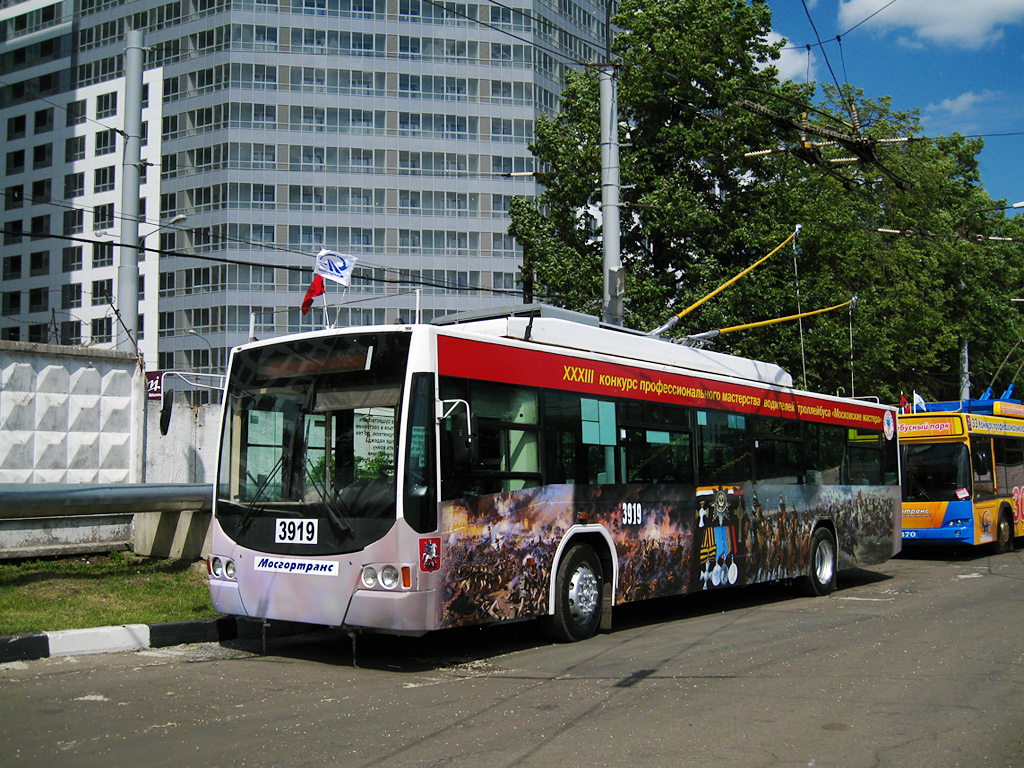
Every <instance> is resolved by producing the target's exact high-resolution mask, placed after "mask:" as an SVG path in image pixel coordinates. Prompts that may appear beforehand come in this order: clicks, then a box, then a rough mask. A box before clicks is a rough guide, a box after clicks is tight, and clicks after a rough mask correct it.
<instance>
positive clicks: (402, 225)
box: [0, 0, 606, 372]
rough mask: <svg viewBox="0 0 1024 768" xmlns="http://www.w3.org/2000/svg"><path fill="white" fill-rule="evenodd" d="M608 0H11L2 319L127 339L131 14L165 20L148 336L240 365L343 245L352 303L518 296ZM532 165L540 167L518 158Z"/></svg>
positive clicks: (310, 317)
mask: <svg viewBox="0 0 1024 768" xmlns="http://www.w3.org/2000/svg"><path fill="white" fill-rule="evenodd" d="M605 10H606V9H605V4H604V3H597V2H591V0H509V1H508V2H505V1H504V0H503V1H502V2H498V1H497V0H495V2H480V3H452V2H435V1H434V0H173V1H172V2H161V1H160V0H137V1H136V2H127V3H126V2H120V1H115V0H64V1H63V2H47V1H46V0H0V73H2V74H0V138H2V139H3V150H2V153H0V155H2V156H0V162H3V163H4V169H5V177H4V182H3V187H4V203H3V205H4V209H3V218H2V219H0V224H2V226H3V249H2V267H3V283H2V286H0V299H2V313H0V338H3V339H9V340H22V341H35V342H47V341H49V342H59V343H70V344H91V345H96V346H101V347H104V346H106V347H113V346H115V345H117V343H118V339H119V335H121V334H123V330H122V329H121V326H120V324H119V322H118V318H117V313H116V311H115V308H116V307H118V306H119V302H118V301H117V297H116V295H115V294H116V290H117V282H118V281H117V264H118V259H119V258H120V251H121V249H120V247H119V245H118V243H119V240H120V227H121V217H120V213H119V209H120V207H121V194H122V192H121V183H122V177H123V175H124V174H123V168H122V165H123V151H124V135H123V134H124V125H125V122H124V117H125V116H124V106H125V77H124V59H125V56H124V53H125V32H126V30H128V29H139V30H143V31H144V33H145V38H144V40H145V46H146V54H145V72H144V90H143V107H142V121H143V123H142V125H143V131H142V186H141V190H140V198H141V207H140V216H139V218H140V223H139V235H140V237H141V238H142V245H143V247H144V249H145V250H144V251H143V252H142V253H140V257H139V298H140V300H139V305H138V306H139V321H138V325H137V328H138V332H137V335H138V339H137V341H138V345H139V348H140V350H141V351H142V352H143V355H144V359H145V361H146V367H147V369H149V370H155V369H160V370H191V371H201V372H210V371H219V370H223V368H224V365H225V363H226V356H227V350H228V349H229V348H230V347H231V346H232V345H234V344H237V343H240V342H242V341H244V340H246V339H247V338H248V337H249V335H250V323H251V322H254V329H255V335H256V336H258V337H260V338H264V337H267V336H271V335H278V334H281V333H286V332H291V331H297V330H300V329H310V328H314V327H322V326H323V324H324V322H325V321H324V311H325V310H324V304H323V303H322V300H320V299H318V300H317V303H316V304H315V305H314V309H313V310H312V311H311V312H309V314H307V315H305V316H303V315H302V314H301V312H300V310H299V307H300V304H301V302H302V298H303V295H304V293H305V291H306V289H307V287H308V286H309V283H310V280H311V278H312V272H311V270H312V265H313V260H314V257H315V255H316V253H317V252H318V251H319V250H320V248H322V247H326V248H328V249H331V250H337V251H340V252H342V253H347V254H352V255H353V256H355V257H357V259H358V264H357V269H356V272H355V277H354V279H353V281H352V285H351V286H350V287H349V288H347V289H343V288H342V286H340V285H337V284H334V283H330V282H328V284H327V285H328V288H327V295H326V305H327V313H328V320H327V322H330V323H338V324H340V325H350V324H356V323H365V322H383V323H391V322H395V321H397V320H399V319H406V320H411V319H413V317H414V315H415V313H416V312H417V310H418V311H419V312H420V315H421V317H422V318H423V319H425V320H429V319H431V318H432V317H434V316H437V315H439V314H447V313H449V312H454V311H461V310H466V309H480V308H485V307H488V306H494V305H497V304H508V303H510V302H513V301H518V300H519V297H518V296H517V295H516V293H515V292H516V290H517V289H518V287H519V286H518V283H517V275H518V271H519V268H520V266H521V251H520V250H519V249H518V248H517V246H516V244H515V243H514V242H513V240H512V239H511V238H510V237H509V236H508V235H507V229H508V223H509V222H508V203H509V200H510V199H511V198H512V196H514V195H517V194H523V195H532V194H534V192H535V181H534V179H533V178H532V177H531V176H529V175H528V174H529V172H531V171H532V170H534V166H533V158H532V156H531V155H530V152H529V150H528V148H527V144H528V142H529V141H530V140H531V139H532V136H533V128H534V123H535V120H536V118H537V117H538V116H539V115H541V114H553V113H554V112H555V110H556V109H557V101H558V93H559V90H560V84H561V82H562V78H563V75H564V71H565V68H566V67H570V66H578V65H579V64H580V63H582V62H595V61H598V60H599V59H600V57H601V56H602V47H603V40H604V20H605ZM516 174H523V175H516Z"/></svg>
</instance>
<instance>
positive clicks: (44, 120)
mask: <svg viewBox="0 0 1024 768" xmlns="http://www.w3.org/2000/svg"><path fill="white" fill-rule="evenodd" d="M52 130H53V107H47V108H46V109H40V110H37V111H36V114H35V132H36V133H37V134H38V133H48V132H50V131H52Z"/></svg>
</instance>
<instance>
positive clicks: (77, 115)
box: [66, 99, 85, 128]
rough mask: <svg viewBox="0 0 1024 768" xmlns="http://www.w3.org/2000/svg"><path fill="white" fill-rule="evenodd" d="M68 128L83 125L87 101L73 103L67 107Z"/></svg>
mask: <svg viewBox="0 0 1024 768" xmlns="http://www.w3.org/2000/svg"><path fill="white" fill-rule="evenodd" d="M66 116H67V126H68V127H69V128H70V127H71V126H72V125H81V124H82V123H84V122H85V100H84V99H83V100H82V101H72V102H71V103H70V104H68V106H67V112H66Z"/></svg>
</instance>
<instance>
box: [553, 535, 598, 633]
mask: <svg viewBox="0 0 1024 768" xmlns="http://www.w3.org/2000/svg"><path fill="white" fill-rule="evenodd" d="M601 584H602V578H601V561H600V560H599V559H598V557H597V554H596V553H595V552H594V550H593V548H591V547H590V546H588V545H586V544H577V545H576V546H574V547H572V549H570V550H569V551H568V552H566V554H565V557H563V558H562V561H561V562H560V563H559V564H558V571H557V573H556V575H555V613H554V615H552V616H548V617H546V625H547V630H548V632H549V633H550V634H551V636H552V637H554V639H556V640H558V641H560V642H563V643H571V642H575V641H576V640H586V639H587V638H588V637H590V636H591V635H593V634H594V633H595V632H596V631H597V628H598V626H599V625H600V623H601Z"/></svg>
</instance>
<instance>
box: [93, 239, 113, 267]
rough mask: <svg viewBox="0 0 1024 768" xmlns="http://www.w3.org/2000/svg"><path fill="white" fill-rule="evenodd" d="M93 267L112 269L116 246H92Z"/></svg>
mask: <svg viewBox="0 0 1024 768" xmlns="http://www.w3.org/2000/svg"><path fill="white" fill-rule="evenodd" d="M92 266H93V269H98V268H99V267H112V266H114V244H113V243H93V244H92Z"/></svg>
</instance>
